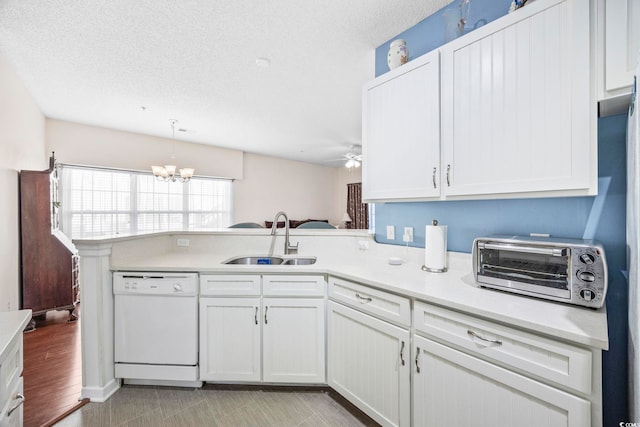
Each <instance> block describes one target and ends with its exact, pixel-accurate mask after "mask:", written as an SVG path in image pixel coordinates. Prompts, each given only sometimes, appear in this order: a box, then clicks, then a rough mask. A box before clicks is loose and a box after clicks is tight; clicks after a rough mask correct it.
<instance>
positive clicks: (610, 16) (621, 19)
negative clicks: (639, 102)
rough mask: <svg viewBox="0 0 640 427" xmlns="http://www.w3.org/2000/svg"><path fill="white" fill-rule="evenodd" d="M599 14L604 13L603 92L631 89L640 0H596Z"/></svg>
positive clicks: (639, 39) (639, 44)
mask: <svg viewBox="0 0 640 427" xmlns="http://www.w3.org/2000/svg"><path fill="white" fill-rule="evenodd" d="M598 12H599V13H598V18H600V19H602V18H603V17H604V37H603V38H604V58H603V59H604V67H605V69H604V88H603V89H604V94H602V95H601V96H602V97H603V98H606V97H608V95H611V94H613V95H621V94H629V93H631V83H632V82H633V71H634V69H635V65H636V61H637V59H638V49H640V2H638V1H637V0H606V1H605V0H599V2H598Z"/></svg>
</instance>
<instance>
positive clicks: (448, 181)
mask: <svg viewBox="0 0 640 427" xmlns="http://www.w3.org/2000/svg"><path fill="white" fill-rule="evenodd" d="M450 177H451V165H447V187H451V178H450Z"/></svg>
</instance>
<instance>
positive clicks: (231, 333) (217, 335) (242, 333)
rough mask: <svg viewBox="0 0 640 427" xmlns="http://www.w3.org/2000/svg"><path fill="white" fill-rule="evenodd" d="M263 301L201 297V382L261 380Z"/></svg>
mask: <svg viewBox="0 0 640 427" xmlns="http://www.w3.org/2000/svg"><path fill="white" fill-rule="evenodd" d="M260 329H261V308H260V298H259V297H257V298H200V379H201V380H202V381H260V378H261V369H260Z"/></svg>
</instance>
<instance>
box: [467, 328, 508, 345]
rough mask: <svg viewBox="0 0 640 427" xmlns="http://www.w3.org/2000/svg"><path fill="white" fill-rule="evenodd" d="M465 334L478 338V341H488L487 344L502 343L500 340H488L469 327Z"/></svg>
mask: <svg viewBox="0 0 640 427" xmlns="http://www.w3.org/2000/svg"><path fill="white" fill-rule="evenodd" d="M467 335H469V336H471V337H472V338H478V339H479V340H480V341H484V342H486V343H489V344H495V345H502V341H500V340H490V339H489V338H485V337H483V336H481V335H478V334H476V333H475V332H473V331H472V330H471V329H467Z"/></svg>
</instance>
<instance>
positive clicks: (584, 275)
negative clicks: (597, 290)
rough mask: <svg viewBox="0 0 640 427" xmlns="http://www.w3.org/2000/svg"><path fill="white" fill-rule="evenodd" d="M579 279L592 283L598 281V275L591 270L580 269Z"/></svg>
mask: <svg viewBox="0 0 640 427" xmlns="http://www.w3.org/2000/svg"><path fill="white" fill-rule="evenodd" d="M578 279H580V280H582V281H583V282H589V283H591V282H595V281H596V275H595V274H593V273H592V272H590V271H578Z"/></svg>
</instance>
